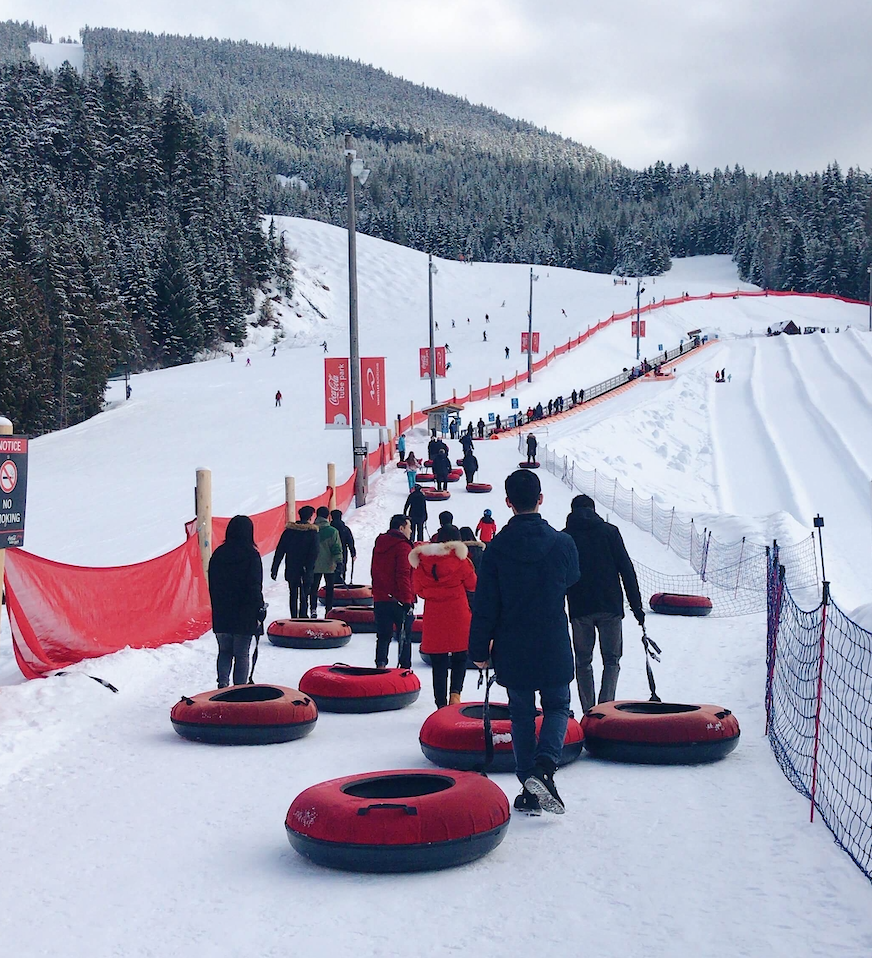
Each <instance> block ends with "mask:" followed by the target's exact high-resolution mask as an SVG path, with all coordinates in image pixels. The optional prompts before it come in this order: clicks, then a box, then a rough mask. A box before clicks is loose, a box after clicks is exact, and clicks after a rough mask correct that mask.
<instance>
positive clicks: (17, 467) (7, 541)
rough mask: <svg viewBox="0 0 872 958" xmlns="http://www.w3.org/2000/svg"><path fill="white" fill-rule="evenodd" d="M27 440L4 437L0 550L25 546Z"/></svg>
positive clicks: (0, 464)
mask: <svg viewBox="0 0 872 958" xmlns="http://www.w3.org/2000/svg"><path fill="white" fill-rule="evenodd" d="M26 500H27V437H26V436H0V549H15V548H18V547H20V546H23V545H24V506H25V503H26Z"/></svg>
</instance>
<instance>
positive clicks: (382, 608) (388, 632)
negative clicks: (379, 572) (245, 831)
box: [373, 599, 415, 669]
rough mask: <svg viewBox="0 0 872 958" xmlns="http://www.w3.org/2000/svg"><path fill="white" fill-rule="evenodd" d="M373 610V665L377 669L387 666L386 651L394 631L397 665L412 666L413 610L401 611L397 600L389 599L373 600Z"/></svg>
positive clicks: (388, 649) (401, 608)
mask: <svg viewBox="0 0 872 958" xmlns="http://www.w3.org/2000/svg"><path fill="white" fill-rule="evenodd" d="M373 611H374V612H375V634H376V639H375V665H376V668H377V669H384V668H387V664H388V652H389V651H390V646H391V639H392V638H393V637H394V632H396V635H397V642H398V643H399V646H400V648H399V652H398V653H397V666H398V667H399V668H401V669H410V668H411V667H412V622H413V621H414V619H415V613H414V611H410V612H408V613H406V612H404V611H403V607H402V606H401V605H400V603H399V602H394V600H393V599H391V600H390V601H388V602H374V603H373Z"/></svg>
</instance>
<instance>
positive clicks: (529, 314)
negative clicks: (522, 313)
mask: <svg viewBox="0 0 872 958" xmlns="http://www.w3.org/2000/svg"><path fill="white" fill-rule="evenodd" d="M533 278H534V277H533V267H532V266H531V267H530V308H529V310H527V382H528V383H531V382H533Z"/></svg>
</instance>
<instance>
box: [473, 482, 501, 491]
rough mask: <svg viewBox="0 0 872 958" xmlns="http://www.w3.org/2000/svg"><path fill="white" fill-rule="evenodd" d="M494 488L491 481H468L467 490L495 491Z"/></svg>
mask: <svg viewBox="0 0 872 958" xmlns="http://www.w3.org/2000/svg"><path fill="white" fill-rule="evenodd" d="M493 488H494V487H493V486H492V485H491V484H490V483H489V482H468V483H467V484H466V491H467V492H493Z"/></svg>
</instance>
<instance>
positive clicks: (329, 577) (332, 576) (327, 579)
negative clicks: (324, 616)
mask: <svg viewBox="0 0 872 958" xmlns="http://www.w3.org/2000/svg"><path fill="white" fill-rule="evenodd" d="M321 576H323V577H324V591H325V595H324V608H325V609H326V611H327V612H329V611H330V610H331V609H332V608H333V584H334V582H335V581H336V573H335V572H316V573H315V575H314V577H313V578H312V590H311V592H310V593H309V595H310V597H311V600H312V615H315V614H316V613H317V611H318V589H320V588H321Z"/></svg>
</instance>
